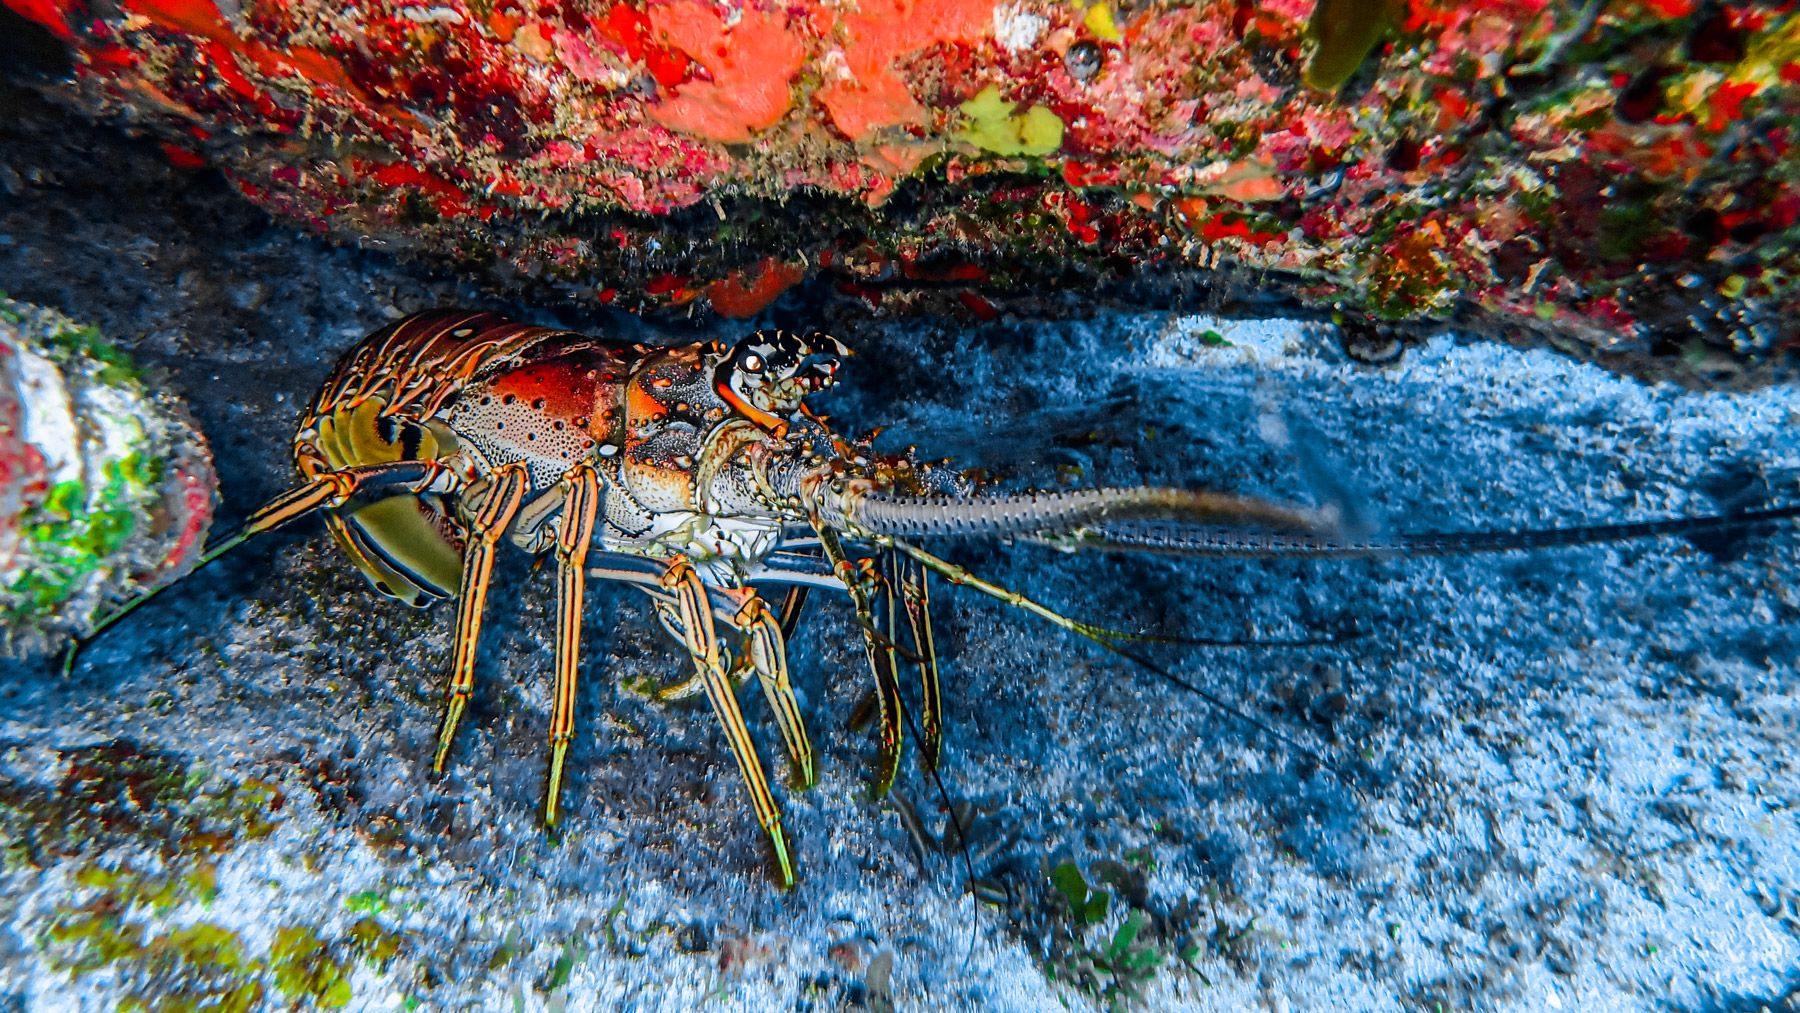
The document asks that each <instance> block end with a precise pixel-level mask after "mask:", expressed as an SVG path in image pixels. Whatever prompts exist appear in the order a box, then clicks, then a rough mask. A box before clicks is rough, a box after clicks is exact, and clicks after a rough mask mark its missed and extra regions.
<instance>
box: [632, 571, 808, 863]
mask: <svg viewBox="0 0 1800 1013" xmlns="http://www.w3.org/2000/svg"><path fill="white" fill-rule="evenodd" d="M663 587H664V588H665V589H666V590H668V591H669V592H670V593H672V594H673V595H674V596H675V607H676V611H677V613H678V614H679V618H680V622H681V634H682V637H681V641H682V644H683V646H685V647H686V648H687V649H688V653H689V654H691V655H693V657H694V664H695V665H696V666H697V667H698V668H699V669H700V677H701V679H702V681H703V684H704V685H705V687H706V696H707V699H708V700H709V701H711V703H712V706H713V712H714V713H715V714H717V715H718V718H719V724H720V725H722V726H723V727H724V729H725V738H726V741H727V742H729V743H730V745H731V753H732V756H733V757H734V758H736V760H737V764H738V770H739V771H740V772H741V773H742V774H743V776H744V786H745V788H746V789H747V790H748V791H749V792H750V805H751V808H752V809H754V810H755V812H756V820H757V822H758V823H760V824H762V828H763V831H764V832H765V833H767V834H768V835H769V843H770V844H771V845H772V846H773V847H774V849H775V861H776V863H777V865H778V867H779V870H780V876H781V885H782V886H784V887H789V886H793V885H794V865H793V861H792V860H791V859H790V858H789V857H788V848H787V837H786V836H785V835H784V834H783V833H782V831H781V810H780V809H779V808H777V807H776V805H775V797H774V796H773V795H772V794H770V792H769V779H768V776H767V775H766V774H764V773H763V767H762V761H761V760H760V759H758V758H757V755H756V745H755V743H753V742H751V741H750V730H749V729H748V728H746V727H744V714H743V712H742V711H741V710H739V709H738V702H737V696H736V695H735V694H734V693H733V692H732V688H731V679H730V677H729V676H727V675H726V673H725V666H724V663H723V661H722V659H721V656H720V652H719V638H718V635H717V633H716V632H715V631H714V628H713V618H712V606H711V604H710V603H709V602H708V601H707V595H706V585H705V584H703V583H701V580H700V574H699V573H698V572H697V571H696V570H695V569H694V564H693V563H691V562H689V561H688V559H687V557H685V556H676V557H675V558H674V559H673V560H671V561H670V562H669V569H668V571H667V572H666V573H665V574H664V575H663Z"/></svg>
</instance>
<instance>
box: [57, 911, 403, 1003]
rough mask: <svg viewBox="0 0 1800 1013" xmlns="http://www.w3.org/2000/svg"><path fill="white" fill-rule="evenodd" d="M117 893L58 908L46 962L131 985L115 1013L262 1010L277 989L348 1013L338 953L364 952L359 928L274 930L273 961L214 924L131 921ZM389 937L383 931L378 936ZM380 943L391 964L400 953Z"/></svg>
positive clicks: (294, 999) (345, 975)
mask: <svg viewBox="0 0 1800 1013" xmlns="http://www.w3.org/2000/svg"><path fill="white" fill-rule="evenodd" d="M124 903H125V902H124V901H123V899H122V898H121V897H119V896H118V895H116V894H110V893H103V894H101V895H100V896H99V897H98V898H96V899H94V900H91V901H89V902H88V903H87V904H85V905H82V906H80V907H73V908H69V907H65V908H59V909H58V912H57V915H56V917H55V920H54V921H53V922H52V923H51V925H50V928H49V929H48V930H46V931H45V933H44V935H43V943H44V948H45V954H46V958H47V961H48V963H49V964H50V966H51V967H53V968H55V969H56V970H59V971H63V972H65V973H68V974H69V975H71V976H72V977H74V978H77V979H79V978H81V977H83V976H85V975H88V974H92V973H95V972H98V971H102V970H105V971H111V972H113V980H115V981H118V982H122V983H125V987H124V994H122V995H120V996H119V999H118V1007H117V1008H118V1009H120V1010H146V1011H152V1010H153V1011H156V1013H187V1011H199V1010H220V1011H226V1013H237V1011H248V1010H253V1009H259V1008H262V1006H263V1005H264V999H265V998H266V997H268V996H269V995H270V992H271V989H273V991H274V992H275V993H278V994H279V995H280V996H281V997H282V998H284V999H286V1000H288V1002H289V1003H290V1004H293V1005H296V1006H298V1005H303V1004H304V1005H310V1006H312V1007H314V1008H318V1009H341V1008H343V1007H344V1006H347V1005H349V1003H350V1000H351V998H352V993H351V989H350V970H349V964H348V962H347V960H345V959H342V958H340V957H339V953H340V951H344V950H354V949H360V948H361V944H360V943H359V942H358V941H357V938H356V932H355V930H353V931H352V938H351V940H350V941H349V942H348V943H347V944H346V943H338V942H333V941H330V940H327V939H325V938H324V937H322V936H320V935H319V933H318V930H317V929H315V928H314V927H312V926H310V925H293V926H287V927H285V928H282V929H280V930H279V931H277V932H276V933H275V941H274V944H273V945H272V946H271V947H270V949H269V952H268V953H266V954H255V953H253V952H252V951H251V950H250V948H249V947H248V945H247V944H246V943H245V942H244V940H243V938H242V937H240V936H239V935H238V934H237V933H235V932H233V931H232V930H230V929H228V928H226V927H224V926H222V925H218V924H215V923H213V922H206V921H202V922H194V923H192V924H188V925H178V926H169V927H159V926H154V925H145V924H139V923H137V922H134V921H132V920H130V919H129V918H128V917H127V915H126V911H125V909H124V907H123V904H124ZM389 936H390V934H386V933H379V934H377V937H378V938H384V939H385V938H388V937H389ZM392 938H393V939H394V940H395V941H394V942H393V943H392V945H391V948H389V946H388V944H385V943H384V944H383V946H382V949H383V951H384V952H385V953H386V959H389V960H391V959H392V957H393V955H394V954H395V953H396V952H398V942H397V938H398V937H392Z"/></svg>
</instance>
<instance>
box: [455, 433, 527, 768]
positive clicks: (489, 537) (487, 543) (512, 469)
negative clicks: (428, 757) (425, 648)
mask: <svg viewBox="0 0 1800 1013" xmlns="http://www.w3.org/2000/svg"><path fill="white" fill-rule="evenodd" d="M529 481H530V479H529V476H528V475H527V474H526V472H525V467H524V465H520V464H513V465H508V466H506V467H503V468H501V469H500V470H498V471H496V472H495V473H494V483H493V485H492V487H491V488H490V489H489V491H488V495H487V499H486V501H485V502H483V503H482V504H481V509H480V510H478V511H476V513H475V517H474V519H473V520H471V521H470V522H469V543H468V547H467V548H466V549H465V550H464V551H463V568H462V588H461V590H460V593H459V600H458V602H457V606H456V647H455V648H454V650H453V652H452V655H451V662H450V692H449V698H448V700H447V701H446V702H445V704H444V720H443V723H442V724H441V725H440V726H439V727H438V744H437V755H436V756H435V757H433V758H432V761H431V769H433V770H435V771H437V772H438V773H440V774H441V773H443V772H444V760H445V758H446V757H448V756H449V755H450V742H451V740H452V739H453V738H455V736H456V724H457V722H458V721H460V720H461V719H462V714H463V710H464V708H466V707H468V705H469V696H470V695H471V694H472V693H473V692H474V690H475V644H476V641H477V640H478V639H479V638H480V636H481V616H482V612H483V611H484V610H485V608H486V606H487V593H488V578H489V577H490V576H491V575H492V574H493V572H494V547H495V546H496V545H497V544H498V543H499V541H500V536H501V535H503V534H505V533H506V529H507V527H508V526H509V525H511V524H512V521H513V517H514V516H516V515H517V514H518V512H519V505H520V504H521V503H523V502H524V501H525V489H526V486H527V485H528V484H529Z"/></svg>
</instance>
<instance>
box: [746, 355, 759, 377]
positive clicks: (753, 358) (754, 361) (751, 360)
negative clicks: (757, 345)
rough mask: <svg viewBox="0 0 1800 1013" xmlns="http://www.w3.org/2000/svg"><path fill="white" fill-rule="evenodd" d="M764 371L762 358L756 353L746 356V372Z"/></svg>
mask: <svg viewBox="0 0 1800 1013" xmlns="http://www.w3.org/2000/svg"><path fill="white" fill-rule="evenodd" d="M762 369H763V360H762V356H760V355H757V354H756V353H755V352H751V353H750V354H749V355H746V356H744V372H746V373H760V372H762Z"/></svg>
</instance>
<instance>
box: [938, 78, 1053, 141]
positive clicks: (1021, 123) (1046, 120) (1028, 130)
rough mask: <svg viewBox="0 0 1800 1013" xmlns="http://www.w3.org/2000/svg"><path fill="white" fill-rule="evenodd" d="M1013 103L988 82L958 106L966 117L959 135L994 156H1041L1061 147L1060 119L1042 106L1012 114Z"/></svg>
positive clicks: (1014, 103)
mask: <svg viewBox="0 0 1800 1013" xmlns="http://www.w3.org/2000/svg"><path fill="white" fill-rule="evenodd" d="M1017 107H1018V103H1016V102H1008V101H1007V100H1005V99H1003V98H1001V97H1000V89H999V87H998V86H996V85H991V84H990V85H988V86H987V87H986V88H983V89H982V90H981V93H980V94H978V95H976V96H975V97H974V98H972V99H970V100H969V101H967V102H964V103H963V104H962V105H961V106H960V108H961V110H962V114H963V115H964V116H967V117H968V118H969V121H968V123H967V124H965V125H964V126H963V128H962V131H961V132H960V133H959V134H957V136H958V137H959V138H961V139H962V140H964V141H967V142H969V143H970V144H973V145H975V146H976V147H977V148H980V149H981V150H983V151H989V152H993V153H994V154H996V155H1008V156H1012V155H1030V156H1033V157H1041V156H1043V155H1048V154H1050V153H1051V152H1053V151H1055V150H1056V149H1058V148H1060V147H1062V140H1063V121H1062V119H1061V118H1060V117H1058V116H1057V115H1056V114H1055V113H1053V112H1051V111H1050V110H1048V109H1045V108H1044V107H1043V106H1032V107H1031V108H1029V109H1027V110H1025V111H1024V112H1022V113H1014V112H1013V110H1014V109H1015V108H1017Z"/></svg>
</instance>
